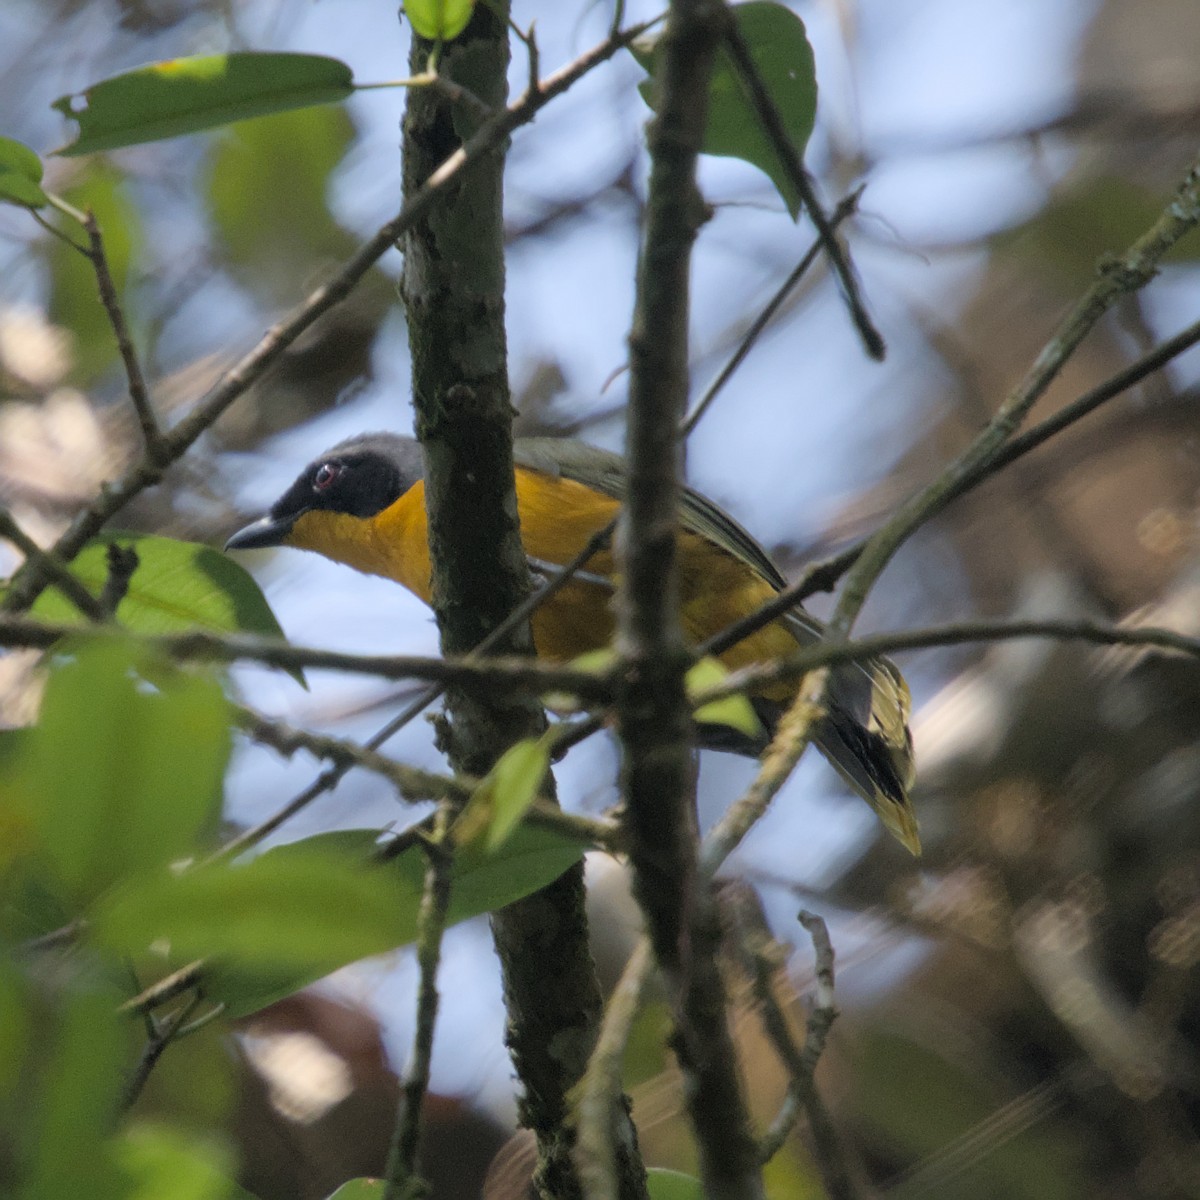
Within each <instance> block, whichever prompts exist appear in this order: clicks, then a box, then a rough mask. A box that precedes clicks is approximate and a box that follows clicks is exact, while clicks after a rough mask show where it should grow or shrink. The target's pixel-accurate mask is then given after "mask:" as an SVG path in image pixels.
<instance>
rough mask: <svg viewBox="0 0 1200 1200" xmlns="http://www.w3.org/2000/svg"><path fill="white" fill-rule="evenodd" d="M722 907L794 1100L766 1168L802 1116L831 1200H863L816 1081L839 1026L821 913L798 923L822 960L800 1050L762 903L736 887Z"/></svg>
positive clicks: (773, 1135)
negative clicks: (778, 988)
mask: <svg viewBox="0 0 1200 1200" xmlns="http://www.w3.org/2000/svg"><path fill="white" fill-rule="evenodd" d="M721 900H722V907H723V909H724V910H725V911H726V912H727V913H728V914H729V916H730V917H731V918H732V921H731V924H732V927H733V930H732V931H733V933H734V934H735V945H736V948H737V950H738V952H739V958H740V960H741V963H742V969H743V970H744V971H745V973H746V975H747V977H748V978H749V980H750V983H751V988H752V991H753V994H754V1000H755V1004H756V1006H757V1008H758V1013H759V1017H760V1019H761V1020H762V1023H763V1029H764V1031H765V1032H766V1035H767V1037H768V1038H769V1039H770V1042H771V1045H772V1046H773V1047H774V1048H775V1053H776V1054H777V1055H779V1058H780V1060H781V1061H782V1062H783V1064H784V1066H785V1067H786V1068H787V1072H788V1077H789V1082H788V1091H787V1096H786V1097H785V1099H784V1102H783V1105H782V1106H781V1108H780V1111H779V1113H778V1114H777V1115H776V1118H775V1120H774V1121H773V1122H772V1124H771V1128H770V1129H769V1130H768V1132H767V1134H766V1136H765V1137H764V1138H763V1140H762V1142H761V1144H760V1146H759V1152H760V1154H761V1155H762V1161H763V1162H764V1163H767V1162H770V1160H771V1159H772V1158H774V1157H775V1155H776V1154H778V1153H779V1151H780V1149H782V1147H783V1144H784V1143H785V1142H786V1141H787V1138H788V1135H789V1134H790V1133H791V1131H792V1128H793V1127H794V1125H795V1121H796V1118H797V1116H798V1115H799V1112H800V1110H801V1109H803V1110H804V1112H805V1113H806V1114H807V1115H808V1122H809V1129H810V1132H811V1133H812V1139H813V1149H814V1158H815V1160H816V1164H817V1167H818V1169H819V1170H820V1172H821V1180H822V1182H823V1184H824V1185H825V1191H826V1193H827V1194H828V1195H829V1197H830V1198H831V1200H856V1198H857V1197H858V1195H859V1191H858V1189H857V1188H856V1187H855V1185H854V1182H853V1179H852V1178H851V1175H850V1171H849V1168H848V1167H847V1165H846V1158H845V1153H844V1151H843V1149H842V1146H841V1140H840V1139H839V1137H838V1135H837V1131H836V1129H835V1128H834V1126H833V1122H832V1121H831V1120H830V1117H829V1113H828V1111H827V1110H826V1108H825V1105H824V1102H823V1101H822V1100H821V1096H820V1093H819V1092H818V1091H817V1087H816V1080H815V1073H816V1069H817V1063H818V1062H819V1061H820V1059H821V1055H822V1053H824V1050H825V1042H826V1040H827V1039H828V1037H829V1030H830V1028H831V1027H832V1025H833V1022H834V1021H835V1020H836V1019H837V1009H836V1007H835V1006H834V984H833V944H832V943H831V942H830V940H829V930H828V929H827V928H826V925H825V922H824V921H823V920H822V919H821V918H820V917H819V916H817V915H816V914H815V913H811V912H808V911H805V910H801V912H800V914H799V917H798V920H799V921H800V924H801V925H803V926H804V928H805V929H806V930H807V931H808V933H809V936H810V937H811V938H812V943H813V950H814V952H815V954H816V995H815V997H814V1003H813V1006H812V1009H811V1011H810V1013H809V1016H808V1020H807V1022H806V1032H805V1039H804V1046H803V1048H801V1047H799V1046H797V1045H796V1042H795V1039H794V1038H793V1037H792V1031H791V1028H790V1026H789V1024H788V1019H787V1017H786V1015H785V1014H784V1011H783V1008H782V1006H781V1005H780V1003H779V1001H778V999H777V998H776V995H775V980H776V977H777V975H778V974H779V969H780V966H781V965H782V963H783V961H784V951H783V949H782V947H780V945H779V943H778V942H776V941H775V939H774V938H773V937H772V936H771V932H770V929H769V928H768V926H767V922H766V918H765V916H764V915H763V912H762V908H761V906H760V904H759V902H758V897H757V895H756V894H755V893H754V892H753V891H752V889H750V888H749V886H748V885H745V884H743V885H732V886H726V887H725V888H723V889H722V892H721Z"/></svg>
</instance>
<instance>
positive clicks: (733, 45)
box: [725, 9, 886, 360]
mask: <svg viewBox="0 0 1200 1200" xmlns="http://www.w3.org/2000/svg"><path fill="white" fill-rule="evenodd" d="M725 47H726V49H727V50H728V52H729V57H730V58H731V59H732V61H733V66H734V70H735V71H736V72H737V75H738V78H739V79H740V80H741V82H742V85H743V86H744V87H745V88H746V91H747V92H748V94H749V98H750V102H751V104H752V105H753V106H754V111H755V112H756V113H757V115H758V119H759V122H760V124H761V125H762V128H763V132H764V133H765V134H766V135H767V137H768V138H769V139H770V142H771V146H772V148H773V149H774V151H775V154H776V155H777V157H778V158H779V162H780V164H781V165H782V167H783V169H784V172H785V174H786V175H787V178H788V182H789V183H790V184H791V185H792V187H793V188H795V190H796V194H797V195H798V196H799V197H800V201H801V203H802V204H803V205H804V207H805V209H806V210H807V211H808V215H809V218H810V219H811V220H812V223H813V225H814V227H815V228H816V231H817V236H818V237H819V238H820V240H821V244H822V246H824V247H825V253H826V255H827V256H828V258H829V262H830V264H831V265H832V267H833V270H834V273H835V274H836V275H837V277H838V282H839V283H840V284H841V287H842V294H843V296H845V298H846V304H847V306H848V307H849V309H850V316H851V319H852V320H853V322H854V327H855V329H857V330H858V335H859V337H860V338H861V339H862V343H863V346H864V347H865V349H866V351H867V353H868V354H869V355H870V356H871V357H872V358H874V359H877V360H878V359H882V358H883V356H884V354H885V353H886V346H885V345H884V341H883V336H882V335H881V334H880V332H879V330H878V329H876V328H875V324H874V322H873V321H872V320H871V318H870V316H869V315H868V313H867V309H866V305H865V304H864V303H863V299H862V295H861V293H860V292H859V287H858V280H857V279H856V278H855V276H854V270H853V268H852V267H851V266H850V263H849V260H848V259H847V258H846V254H845V252H844V251H843V250H842V246H841V243H840V242H839V241H838V240H837V235H836V233H835V231H834V227H833V224H832V222H831V221H830V219H829V217H828V216H826V214H825V210H824V209H823V208H822V207H821V202H820V200H818V199H817V193H816V189H815V188H814V187H813V183H812V180H811V179H810V178H809V175H808V172H807V171H806V170H805V168H804V162H803V160H802V159H801V157H800V154H799V152H798V151H797V149H796V147H795V145H794V144H793V143H792V139H791V138H790V137H789V136H788V132H787V128H786V126H785V125H784V123H783V118H782V117H781V116H780V115H779V109H778V108H777V107H776V105H775V101H774V100H773V99H772V97H771V93H770V92H769V91H768V90H767V86H766V84H765V83H764V82H763V78H762V75H761V74H760V73H759V70H758V64H757V63H756V62H755V61H754V56H753V55H752V54H751V53H750V48H749V47H748V46H747V45H746V41H745V39H744V38H743V37H742V34H741V31H740V30H739V29H738V26H737V21H736V20H735V19H734V17H733V16H732V14H731V13H729V11H728V9H726V14H725Z"/></svg>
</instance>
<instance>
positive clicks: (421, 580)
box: [225, 433, 920, 854]
mask: <svg viewBox="0 0 1200 1200" xmlns="http://www.w3.org/2000/svg"><path fill="white" fill-rule="evenodd" d="M513 459H514V464H515V468H516V478H515V482H516V493H517V514H518V518H519V521H520V528H521V540H522V543H523V546H524V549H525V553H526V556H527V557H528V559H529V562H530V566H531V568H532V569H533V570H534V571H535V573H537V574H540V575H542V576H546V575H548V574H550V573H553V571H554V570H555V568H557V567H561V566H564V565H565V564H567V563H569V562H570V561H571V560H572V559H573V558H575V557H576V556H577V555H578V553H579V552H580V550H582V548H583V547H584V546H585V545H586V544H587V542H588V540H589V539H590V538H591V537H592V536H593V535H594V534H595V533H597V532H598V531H599V530H602V529H604V528H605V527H606V526H607V525H608V524H609V523H610V522H611V521H612V520H613V519H614V518H615V517H616V516H617V514H618V512H619V510H620V506H621V500H622V497H623V496H624V493H625V488H626V473H625V466H624V461H623V460H622V459H621V457H620V456H619V455H616V454H612V453H610V452H608V451H605V450H600V449H598V448H597V447H594V446H590V445H588V444H586V443H584V442H581V441H576V440H573V439H569V438H552V437H534V438H518V439H517V440H516V441H515V442H514V444H513ZM268 546H291V547H296V548H299V549H302V550H310V551H314V552H316V553H317V554H320V555H323V556H324V557H325V558H328V559H332V560H333V561H335V562H339V563H344V564H345V565H347V566H350V567H353V568H354V569H356V570H358V571H361V572H364V573H366V574H369V575H380V576H383V577H385V578H387V579H391V580H393V581H394V582H396V583H399V584H401V585H402V586H403V587H405V588H407V589H408V590H409V591H411V592H413V593H415V594H416V595H417V596H419V597H420V598H421V599H422V600H423V601H424V602H425V603H426V604H428V603H430V599H431V593H430V574H431V569H430V558H429V544H428V540H427V525H426V514H425V492H424V458H423V454H422V450H421V446H420V443H419V442H418V441H417V440H416V439H415V438H412V437H407V436H404V435H402V434H396V433H366V434H360V435H358V436H355V437H351V438H348V439H346V440H345V441H343V442H339V443H338V444H337V445H336V446H333V447H332V448H331V449H329V450H327V451H325V452H324V453H323V454H320V455H318V456H317V457H316V458H314V459H313V460H312V461H311V462H310V463H309V464H308V465H307V466H306V467H305V468H304V469H303V470H302V471H301V472H300V474H299V475H298V476H297V477H296V480H295V482H294V483H292V485H291V486H290V487H289V488H288V489H287V490H286V491H285V492H284V493H283V495H281V496H280V497H279V499H278V500H276V501H275V503H274V504H273V505H272V506H271V508H270V509H269V511H268V512H267V513H266V514H265V515H264V516H262V517H260V518H259V519H258V520H256V521H254V522H252V523H251V524H249V525H247V526H245V527H244V528H243V529H240V530H238V532H236V533H235V534H234V535H233V536H232V537H230V538H229V540H228V541H227V542H226V543H225V548H226V550H250V549H257V548H261V547H268ZM677 561H678V573H679V595H680V620H681V623H682V627H683V632H684V635H685V637H686V638H687V640H688V642H689V643H690V644H691V645H696V646H698V645H700V644H702V643H703V642H705V641H706V640H707V639H709V638H711V637H713V636H714V635H715V634H718V633H720V632H721V631H722V630H724V629H725V628H727V627H728V626H730V625H732V624H733V623H734V622H735V621H737V620H739V619H740V618H742V617H744V616H746V615H747V614H749V613H752V612H754V611H756V610H757V609H758V608H760V607H761V606H762V605H763V604H765V603H767V602H768V601H770V600H771V599H773V598H774V597H775V596H776V595H777V594H778V593H779V592H780V591H782V590H783V589H784V587H786V580H785V579H784V577H783V575H782V574H781V573H780V571H779V568H778V567H777V566H776V565H775V563H774V562H772V560H771V558H770V557H769V556H768V554H767V552H766V551H765V550H764V549H763V548H762V547H761V546H760V545H759V544H758V542H756V541H755V540H754V538H753V537H752V536H751V535H750V534H749V533H748V532H747V531H746V530H745V529H743V528H742V526H741V525H739V524H738V523H737V522H736V521H735V520H734V519H733V518H732V517H731V516H729V514H728V513H726V512H725V511H724V510H723V509H721V508H720V507H719V506H718V505H717V504H715V503H714V502H713V501H711V500H709V499H708V498H707V497H705V496H703V495H701V494H700V493H699V492H697V491H694V490H693V489H691V488H683V489H681V494H680V509H679V534H678V552H677ZM615 571H616V564H615V562H614V558H613V554H612V552H611V551H610V550H609V549H603V550H601V551H599V552H597V553H596V554H595V555H594V556H593V557H592V558H591V559H590V560H589V561H588V562H587V564H586V566H585V569H584V570H581V571H580V572H579V573H578V574H576V575H575V576H574V577H573V578H572V579H571V581H570V582H569V583H568V584H567V585H566V586H565V587H563V588H562V589H561V590H560V591H559V592H557V594H555V595H554V596H552V597H550V598H549V599H548V600H547V601H546V602H545V603H544V604H543V605H541V606H540V607H539V608H538V609H537V610H536V611H535V612H534V614H533V617H532V621H531V624H532V628H533V640H534V646H535V649H536V651H537V653H538V655H539V656H540V657H543V658H545V659H547V660H550V661H555V662H569V661H571V660H572V659H575V658H577V657H579V656H581V655H583V654H586V653H588V652H591V651H595V650H599V649H602V648H604V647H606V646H607V645H608V644H609V643H610V641H611V639H612V635H613V632H614V628H615V620H614V615H613V611H612V598H613V594H614V591H615V586H616V585H615ZM824 632H825V630H824V626H822V624H821V622H820V621H818V620H817V619H816V618H815V617H813V616H812V615H811V614H809V613H808V612H806V611H805V610H804V609H803V608H802V607H801V606H800V605H796V606H795V607H794V608H792V609H790V610H789V611H788V612H786V613H785V614H784V615H783V616H782V617H779V618H778V619H777V620H776V621H774V622H773V623H771V624H769V625H767V626H765V627H764V628H762V629H760V630H759V631H758V632H757V633H755V634H752V635H751V636H749V637H747V638H745V639H744V640H743V641H741V642H738V643H737V644H736V645H733V646H731V647H729V648H728V649H726V650H725V651H724V652H722V653H721V654H720V655H719V656H718V657H719V658H720V660H721V661H722V663H723V664H724V665H725V666H726V667H727V668H729V669H730V670H736V669H737V668H739V667H743V666H748V665H750V664H752V663H761V662H765V661H769V660H772V659H775V658H778V657H781V656H783V655H786V654H788V653H789V652H793V651H795V650H796V649H797V647H798V646H808V645H812V644H813V643H814V642H817V641H820V640H821V639H822V637H823V636H824ZM798 686H799V685H798V684H797V683H796V682H790V683H781V684H775V685H772V686H769V687H765V688H763V689H762V691H761V692H758V693H756V694H754V695H753V696H751V697H750V699H751V703H752V704H753V706H754V709H755V711H756V713H757V714H758V716H759V718H760V720H761V722H762V725H763V734H762V737H761V738H758V739H752V738H750V737H748V736H747V735H744V734H738V733H736V731H733V730H731V729H728V728H727V727H723V726H715V725H709V726H700V725H698V726H697V730H698V736H697V740H698V744H699V745H701V746H702V747H706V748H712V749H720V750H729V751H734V752H737V753H742V754H748V755H758V754H760V753H761V752H762V751H763V750H764V749H765V747H766V745H767V743H768V741H769V739H770V736H771V734H772V733H773V731H774V728H775V726H776V725H777V724H778V721H779V719H780V717H781V716H782V715H783V713H784V712H785V711H786V709H787V707H788V705H789V704H790V703H791V701H792V700H793V699H794V698H795V695H796V692H797V689H798ZM825 704H826V711H825V715H824V716H823V717H822V719H821V721H820V722H819V725H818V727H817V731H816V736H815V738H814V740H815V742H816V744H817V746H818V747H819V748H820V750H821V751H822V752H823V753H824V755H825V757H826V758H827V759H828V760H829V761H830V762H831V763H832V764H833V766H834V767H835V768H836V769H837V771H838V772H839V773H840V774H841V775H842V777H843V778H844V779H845V780H846V782H847V783H848V784H849V785H850V786H851V787H852V788H853V789H854V790H855V791H856V792H858V793H859V794H860V795H861V796H862V797H863V798H864V799H865V800H866V801H867V802H868V804H870V805H871V807H872V808H873V809H874V810H875V812H876V813H877V814H878V815H879V817H880V819H881V820H882V822H883V824H884V825H885V826H886V827H887V829H888V830H889V831H890V832H891V833H892V834H893V835H894V836H895V837H896V838H897V839H898V840H899V841H900V843H901V844H902V845H904V846H905V847H906V848H907V849H908V850H909V851H910V852H912V853H913V854H919V853H920V836H919V831H918V826H917V819H916V815H915V813H914V810H913V806H912V803H911V800H910V798H909V790H910V789H911V787H912V785H913V782H914V777H915V767H914V761H913V753H912V737H911V735H910V733H909V728H908V718H909V712H910V708H911V699H910V696H909V690H908V686H907V684H906V683H905V681H904V678H903V676H902V675H901V674H900V672H899V670H898V669H897V668H896V667H895V665H894V664H893V663H891V662H890V661H889V660H888V659H886V658H882V657H880V658H873V659H870V660H867V661H864V662H853V663H844V664H839V665H837V666H835V667H834V668H833V669H832V671H831V676H830V682H829V686H828V689H827V693H826V701H825Z"/></svg>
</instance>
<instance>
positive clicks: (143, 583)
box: [31, 532, 304, 683]
mask: <svg viewBox="0 0 1200 1200" xmlns="http://www.w3.org/2000/svg"><path fill="white" fill-rule="evenodd" d="M112 542H116V543H117V544H118V545H119V546H131V547H132V548H133V549H134V550H135V551H136V552H137V556H138V566H137V569H136V570H135V571H134V573H133V578H132V579H131V580H130V581H129V590H128V591H127V592H126V594H125V598H124V599H123V600H122V601H121V603H120V604H119V605H118V606H117V611H116V619H117V621H119V622H120V624H122V625H124V626H125V627H126V628H128V629H131V630H133V632H135V633H146V634H156V633H185V632H187V631H188V630H191V629H207V630H211V631H212V632H214V633H256V634H260V635H261V636H263V637H282V636H283V630H282V629H281V628H280V627H279V622H278V621H277V620H276V619H275V614H274V613H273V612H272V611H271V607H270V605H269V604H268V603H267V600H266V597H265V596H264V595H263V594H262V589H261V588H260V587H259V586H258V584H257V583H255V581H254V577H253V576H252V575H251V574H250V573H249V571H247V570H246V569H245V568H244V567H243V566H241V565H240V564H239V563H236V562H234V560H233V559H232V558H228V557H226V556H225V555H224V554H222V553H221V552H220V551H219V550H214V549H213V548H212V547H211V546H205V545H202V544H200V543H199V542H184V541H180V540H179V539H177V538H167V537H157V536H155V535H153V534H148V533H122V532H111V533H106V534H104V535H103V536H102V537H99V538H97V539H96V540H95V541H92V542H89V543H88V545H86V546H85V547H84V548H83V550H81V551H80V552H79V554H78V555H77V556H76V558H75V560H74V562H72V564H71V572H72V574H74V575H75V577H76V578H77V579H78V580H79V581H80V583H82V584H83V585H84V587H86V588H87V589H88V591H90V592H91V593H92V595H94V596H98V595H99V594H100V592H101V590H102V589H103V587H104V582H105V580H106V579H107V578H108V547H109V544H110V543H112ZM31 611H32V613H33V615H34V616H36V617H38V618H40V619H41V620H44V621H49V622H54V623H63V624H68V625H72V624H83V622H84V618H83V617H82V616H81V614H80V612H79V610H78V609H77V608H76V607H75V606H74V605H73V604H72V603H71V602H70V601H69V600H68V599H67V598H66V597H65V596H63V595H62V594H61V593H60V592H59V591H58V590H57V589H55V588H53V587H51V588H47V589H46V590H45V591H44V592H43V593H42V594H41V596H39V597H38V600H37V602H36V603H35V604H34V606H33V608H32V610H31ZM292 674H293V675H294V676H295V677H296V678H297V679H299V681H300V682H301V683H303V682H304V678H303V675H302V674H301V673H300V672H298V671H296V672H292Z"/></svg>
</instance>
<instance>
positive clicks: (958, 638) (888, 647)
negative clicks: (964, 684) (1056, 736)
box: [692, 618, 1200, 705]
mask: <svg viewBox="0 0 1200 1200" xmlns="http://www.w3.org/2000/svg"><path fill="white" fill-rule="evenodd" d="M1025 639H1044V640H1050V641H1060V642H1090V643H1092V644H1093V645H1097V646H1141V647H1145V648H1150V649H1156V650H1161V651H1163V652H1165V653H1174V654H1183V655H1186V656H1187V657H1189V658H1200V638H1197V637H1191V636H1189V635H1188V634H1184V633H1179V632H1177V631H1176V630H1174V629H1162V628H1159V627H1157V626H1141V627H1138V626H1131V625H1107V624H1102V623H1100V622H1096V621H1081V620H1073V619H1069V618H1066V619H1062V620H1041V621H1037V620H1028V621H1022V620H1013V621H1003V620H1002V621H962V622H957V623H953V624H946V625H934V626H931V627H930V628H928V629H907V630H899V631H898V632H895V633H877V634H872V635H871V636H870V637H864V638H856V639H854V640H853V641H846V642H835V641H828V642H817V643H815V644H814V645H812V646H806V647H805V648H804V649H802V650H798V651H797V652H796V653H795V654H789V655H787V656H786V657H784V658H781V659H779V660H777V661H773V662H770V663H763V664H761V665H757V666H750V667H742V668H741V669H739V670H737V671H731V672H730V673H729V675H727V676H726V677H725V678H724V679H723V680H721V682H720V683H719V684H716V685H715V686H714V687H712V688H710V689H706V690H705V691H704V692H702V693H700V694H698V695H696V696H694V697H693V698H692V702H693V703H694V704H696V705H701V704H708V703H711V702H712V701H713V700H719V699H721V698H722V697H723V696H729V695H734V694H736V693H743V692H751V693H753V692H757V691H760V690H761V689H763V688H766V687H769V686H770V685H771V684H776V683H784V682H787V681H790V680H794V679H799V678H800V677H801V676H803V675H806V674H807V673H808V672H809V671H812V670H815V669H816V668H818V667H833V666H838V665H839V664H841V663H848V662H865V661H866V660H868V659H871V658H878V657H879V656H880V655H884V654H895V653H897V652H898V651H901V650H926V649H929V648H931V647H934V646H959V645H964V644H967V643H971V642H1010V641H1020V640H1025Z"/></svg>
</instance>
